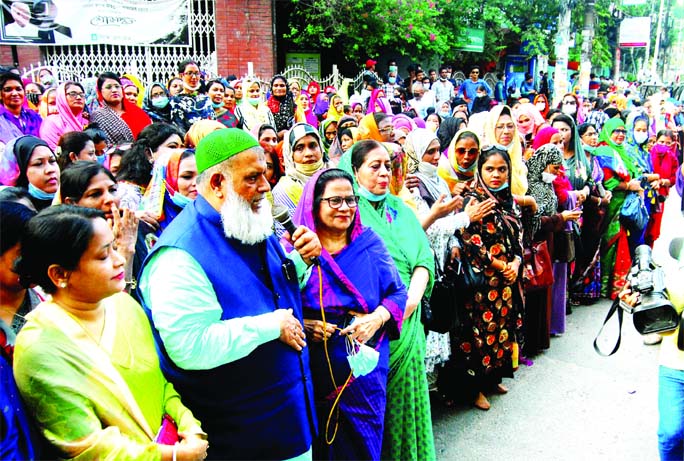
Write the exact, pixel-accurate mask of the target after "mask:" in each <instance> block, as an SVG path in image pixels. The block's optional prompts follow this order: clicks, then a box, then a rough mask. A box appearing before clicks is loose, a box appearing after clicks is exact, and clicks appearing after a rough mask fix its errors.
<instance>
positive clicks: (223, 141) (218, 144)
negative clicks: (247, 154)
mask: <svg viewBox="0 0 684 461" xmlns="http://www.w3.org/2000/svg"><path fill="white" fill-rule="evenodd" d="M254 147H259V141H257V140H256V139H254V137H253V136H252V135H251V134H249V133H247V132H246V131H244V130H241V129H239V128H226V129H221V130H216V131H214V132H212V133H209V134H208V135H206V136H205V137H204V138H202V140H201V141H200V142H199V144H198V145H197V149H196V151H195V161H196V162H197V173H198V174H199V173H202V172H203V171H205V170H206V169H207V168H211V167H212V166H214V165H218V164H219V163H221V162H224V161H226V160H228V159H229V158H231V157H232V156H233V155H237V154H239V153H240V152H244V151H246V150H248V149H252V148H254Z"/></svg>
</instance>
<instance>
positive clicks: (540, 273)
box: [523, 240, 553, 291]
mask: <svg viewBox="0 0 684 461" xmlns="http://www.w3.org/2000/svg"><path fill="white" fill-rule="evenodd" d="M523 256H524V257H523V264H524V267H523V276H524V279H523V280H524V284H525V291H535V290H541V289H544V288H548V287H550V286H551V285H553V267H552V262H551V254H550V253H549V246H548V244H547V243H546V240H542V241H541V242H532V244H531V245H530V248H525V250H524V253H523Z"/></svg>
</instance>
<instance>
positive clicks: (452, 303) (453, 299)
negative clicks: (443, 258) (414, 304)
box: [420, 258, 460, 333]
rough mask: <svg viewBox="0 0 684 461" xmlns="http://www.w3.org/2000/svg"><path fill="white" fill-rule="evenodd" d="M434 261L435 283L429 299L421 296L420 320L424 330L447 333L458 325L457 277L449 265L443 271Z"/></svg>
mask: <svg viewBox="0 0 684 461" xmlns="http://www.w3.org/2000/svg"><path fill="white" fill-rule="evenodd" d="M434 259H435V282H434V284H433V286H432V293H431V294H430V297H427V296H423V300H422V302H421V307H422V310H421V315H420V320H421V322H422V323H423V326H424V327H425V329H426V330H431V331H434V332H437V333H447V332H449V331H451V330H453V329H454V328H457V327H458V326H459V325H460V315H459V305H458V288H457V275H456V271H454V270H453V268H452V267H451V265H449V264H447V265H446V267H445V268H444V270H442V268H441V267H439V262H438V261H437V258H434Z"/></svg>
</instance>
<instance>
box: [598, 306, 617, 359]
mask: <svg viewBox="0 0 684 461" xmlns="http://www.w3.org/2000/svg"><path fill="white" fill-rule="evenodd" d="M615 311H617V316H618V337H617V341H615V347H613V350H612V351H610V353H609V354H604V353H603V352H601V349H600V348H599V347H598V344H597V341H598V339H599V336H601V333H603V329H604V328H605V327H606V323H608V320H610V318H611V317H612V316H613V315H614V314H615ZM623 317H624V312H623V311H622V308H621V307H620V298H615V301H613V304H611V306H610V309H609V310H608V315H606V319H605V320H604V321H603V325H601V329H600V330H599V332H598V333H597V334H596V337H595V338H594V350H595V351H596V353H597V354H599V355H602V356H603V357H610V356H611V355H613V354H615V353H616V352H617V350H618V349H619V348H620V342H621V341H622V320H623Z"/></svg>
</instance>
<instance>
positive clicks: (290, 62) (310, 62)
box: [285, 53, 321, 79]
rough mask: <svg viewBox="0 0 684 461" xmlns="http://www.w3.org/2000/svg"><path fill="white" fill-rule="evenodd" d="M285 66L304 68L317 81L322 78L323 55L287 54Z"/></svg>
mask: <svg viewBox="0 0 684 461" xmlns="http://www.w3.org/2000/svg"><path fill="white" fill-rule="evenodd" d="M285 66H286V67H289V66H298V67H303V68H304V69H305V70H306V71H307V72H308V73H309V74H311V76H312V77H313V78H315V79H319V78H321V55H320V54H319V53H287V54H286V55H285Z"/></svg>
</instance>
